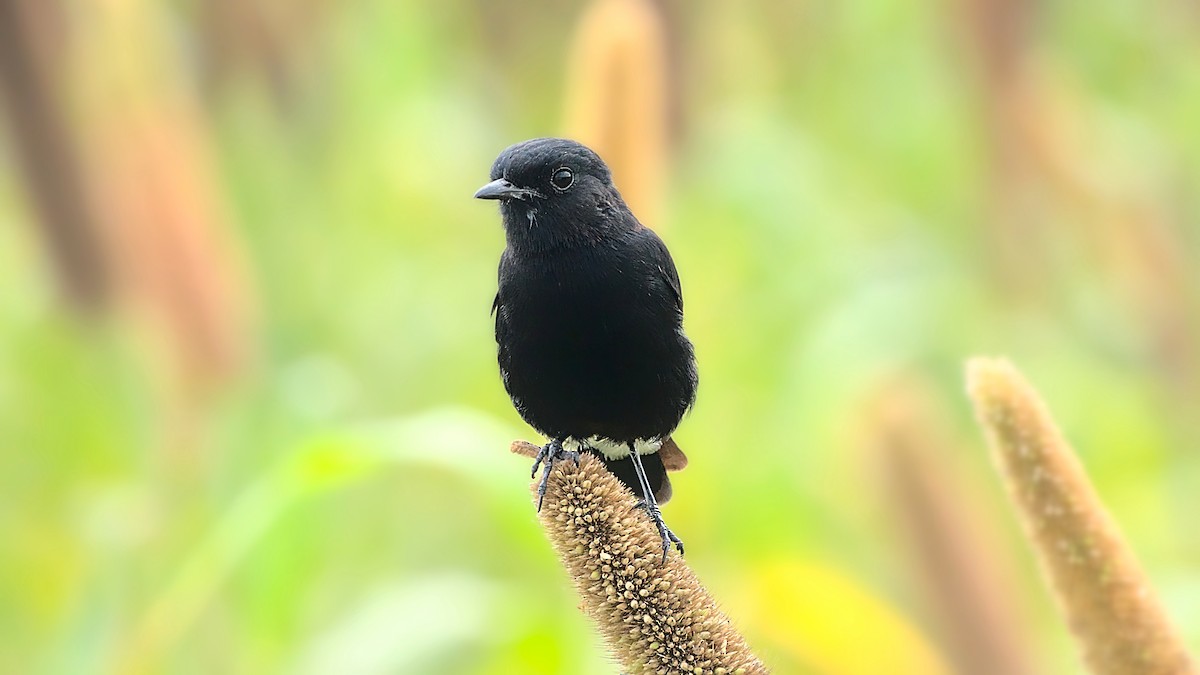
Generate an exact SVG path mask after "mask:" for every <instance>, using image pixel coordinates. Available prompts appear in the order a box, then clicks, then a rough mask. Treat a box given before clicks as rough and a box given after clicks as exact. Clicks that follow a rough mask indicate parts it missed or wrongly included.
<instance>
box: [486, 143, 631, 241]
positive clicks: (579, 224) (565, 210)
mask: <svg viewBox="0 0 1200 675" xmlns="http://www.w3.org/2000/svg"><path fill="white" fill-rule="evenodd" d="M475 198H476V199H495V200H498V201H499V202H500V213H501V215H502V216H503V218H504V229H505V233H506V236H507V238H508V242H509V245H510V246H512V247H514V248H518V249H525V250H531V251H536V250H552V249H557V248H566V247H570V246H576V245H581V244H585V243H587V242H599V241H601V240H602V239H603V237H604V236H606V235H609V234H612V233H614V232H615V231H616V230H618V229H619V228H622V227H628V226H630V223H636V221H634V220H633V218H632V217H626V216H628V208H627V207H626V206H625V203H624V202H623V201H622V200H621V195H620V194H619V193H618V192H617V190H616V188H614V187H613V184H612V175H611V173H610V172H609V170H608V167H607V166H606V165H605V164H604V160H602V159H600V156H599V155H597V154H596V153H595V152H592V151H591V150H590V149H588V148H587V147H585V146H583V145H582V144H580V143H576V142H575V141H570V140H566V139H562V138H535V139H533V140H529V141H523V142H521V143H517V144H516V145H513V146H510V147H509V148H507V149H506V150H504V152H501V153H500V156H499V157H497V158H496V161H495V163H493V164H492V173H491V182H490V183H488V184H487V185H484V186H483V187H481V188H479V191H478V192H476V193H475Z"/></svg>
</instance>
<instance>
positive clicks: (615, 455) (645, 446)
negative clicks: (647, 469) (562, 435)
mask: <svg viewBox="0 0 1200 675" xmlns="http://www.w3.org/2000/svg"><path fill="white" fill-rule="evenodd" d="M662 444H663V442H662V439H661V438H639V439H638V440H636V441H634V442H633V447H634V448H635V449H636V450H637V454H639V455H649V454H653V453H655V452H658V449H659V448H661V447H662ZM587 448H590V449H592V450H595V451H596V452H599V453H600V454H601V455H604V458H605V459H607V460H609V461H612V460H617V459H625V458H626V457H628V456H629V444H628V443H622V442H620V441H614V440H612V439H611V438H603V437H601V436H592V437H590V438H585V439H583V440H578V439H575V438H571V437H568V438H567V439H566V440H564V441H563V449H564V450H570V451H572V452H582V451H583V450H584V449H587Z"/></svg>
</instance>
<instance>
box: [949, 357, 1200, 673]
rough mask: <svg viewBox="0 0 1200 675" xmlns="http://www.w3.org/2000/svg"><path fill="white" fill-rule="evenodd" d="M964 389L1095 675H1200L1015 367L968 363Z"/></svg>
mask: <svg viewBox="0 0 1200 675" xmlns="http://www.w3.org/2000/svg"><path fill="white" fill-rule="evenodd" d="M967 390H968V393H969V394H970V396H971V399H972V400H973V401H974V403H975V411H976V415H977V416H978V418H979V423H980V424H981V425H982V426H983V428H984V431H985V432H986V434H987V438H988V443H989V445H990V446H991V448H992V456H993V459H994V460H995V463H996V465H997V467H998V468H999V470H1000V472H1001V474H1002V475H1003V476H1004V479H1005V481H1004V482H1005V483H1006V485H1007V487H1008V492H1009V495H1010V496H1011V497H1012V500H1013V503H1014V504H1015V505H1016V507H1017V511H1018V513H1019V515H1020V518H1021V521H1022V523H1023V524H1024V526H1025V531H1026V534H1027V535H1028V537H1029V538H1030V540H1031V541H1032V542H1033V544H1034V550H1035V552H1036V553H1037V556H1038V559H1039V560H1040V562H1041V566H1042V570H1043V572H1044V575H1045V576H1046V578H1047V580H1048V582H1049V584H1050V586H1051V587H1052V589H1053V590H1054V595H1055V596H1056V598H1057V600H1058V603H1059V606H1060V607H1061V609H1062V611H1063V613H1064V614H1065V615H1066V617H1067V621H1068V623H1069V624H1070V627H1071V630H1072V632H1073V633H1074V634H1075V637H1076V640H1077V641H1078V643H1079V645H1080V648H1081V649H1082V651H1083V658H1084V661H1086V663H1087V665H1088V667H1089V669H1090V670H1091V671H1092V672H1094V673H1097V674H1098V675H1135V674H1136V675H1185V674H1188V673H1197V672H1198V671H1197V669H1196V666H1195V664H1194V662H1193V661H1192V659H1191V657H1189V655H1188V653H1187V650H1186V649H1185V648H1184V646H1183V642H1182V641H1181V640H1180V638H1179V636H1178V634H1177V633H1176V632H1175V630H1174V629H1173V627H1172V626H1171V624H1170V621H1169V620H1168V618H1167V615H1166V613H1165V612H1164V611H1163V608H1162V607H1161V606H1160V604H1159V602H1158V599H1157V598H1156V597H1155V595H1154V592H1153V589H1151V588H1150V585H1149V583H1148V582H1147V580H1146V578H1145V575H1144V574H1143V573H1142V570H1141V569H1140V567H1139V566H1138V563H1137V560H1136V558H1135V557H1134V555H1133V553H1132V551H1130V549H1129V548H1128V546H1127V545H1126V544H1125V542H1124V541H1123V539H1122V538H1121V534H1120V532H1119V531H1118V530H1117V527H1116V524H1115V523H1114V522H1113V521H1112V519H1111V518H1110V517H1109V515H1108V513H1107V512H1106V511H1105V510H1104V506H1103V504H1102V503H1101V502H1100V499H1099V498H1098V497H1097V495H1096V492H1095V490H1094V489H1093V488H1092V485H1091V483H1090V482H1089V481H1088V478H1087V474H1086V473H1085V472H1084V470H1083V467H1082V466H1081V465H1080V463H1079V459H1078V458H1077V457H1076V456H1075V453H1074V452H1073V451H1072V450H1071V448H1070V446H1069V445H1067V442H1066V441H1065V440H1064V439H1063V437H1062V435H1061V434H1060V433H1059V431H1058V428H1057V427H1056V426H1055V424H1054V421H1053V419H1051V417H1050V413H1049V412H1048V411H1047V410H1046V408H1045V406H1044V405H1043V404H1042V401H1041V399H1040V398H1039V397H1038V395H1037V392H1036V391H1034V389H1033V387H1031V386H1030V385H1029V384H1028V383H1027V382H1026V381H1025V379H1024V378H1023V377H1021V375H1020V373H1018V372H1017V370H1016V369H1015V368H1013V366H1012V365H1011V364H1010V363H1008V362H1007V361H1005V360H1002V359H983V358H977V359H972V360H971V361H970V363H968V364H967Z"/></svg>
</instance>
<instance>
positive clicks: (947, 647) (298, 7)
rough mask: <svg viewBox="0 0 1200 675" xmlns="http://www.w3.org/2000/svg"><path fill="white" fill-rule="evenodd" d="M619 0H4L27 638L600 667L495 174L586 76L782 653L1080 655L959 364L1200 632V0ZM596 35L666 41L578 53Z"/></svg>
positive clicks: (769, 645)
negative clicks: (1033, 409) (1041, 411)
mask: <svg viewBox="0 0 1200 675" xmlns="http://www.w3.org/2000/svg"><path fill="white" fill-rule="evenodd" d="M630 3H632V4H630ZM630 3H621V2H613V1H609V2H607V3H606V2H604V0H601V1H599V2H594V3H588V2H583V1H582V0H580V1H579V2H548V1H546V0H537V1H534V2H524V3H518V2H511V1H504V2H487V1H484V0H475V1H471V0H444V1H442V2H437V3H423V2H414V1H411V0H399V1H396V0H389V1H384V0H304V1H303V2H286V1H285V0H255V1H254V2H247V1H245V0H191V1H186V0H172V1H167V2H164V1H156V0H82V1H77V2H65V1H61V2H59V1H56V2H48V1H44V0H0V12H2V15H0V65H2V66H3V71H2V72H0V81H2V82H3V86H4V88H3V89H2V90H0V94H2V97H0V98H2V99H3V102H4V106H3V112H4V113H5V115H4V120H5V122H6V123H7V124H6V127H5V131H6V133H4V134H3V135H2V136H0V289H3V290H0V671H2V672H11V673H108V672H120V673H125V672H164V673H213V672H220V673H265V672H287V673H364V674H369V673H432V674H441V673H487V674H499V673H582V674H592V673H595V674H600V673H615V672H616V671H617V668H616V665H615V664H614V663H613V662H612V661H610V660H609V658H608V657H607V656H606V655H605V653H604V650H603V647H602V645H601V644H600V643H599V641H598V638H597V637H595V636H594V634H593V632H592V630H591V628H590V627H589V625H588V624H587V622H586V619H585V618H584V617H583V615H582V614H581V613H580V612H579V611H578V609H577V606H576V605H577V600H576V598H575V595H574V593H573V591H572V589H571V587H570V585H569V582H568V579H567V577H566V575H565V574H564V573H563V572H562V570H561V568H560V567H559V566H558V564H557V562H556V561H555V559H554V557H553V555H552V553H551V550H550V547H549V545H548V544H547V542H546V541H545V540H544V538H543V536H542V534H541V532H540V530H539V528H538V526H537V522H536V520H535V517H534V511H533V508H532V506H531V504H530V498H529V494H528V491H527V477H528V473H527V472H528V468H529V465H528V462H527V461H526V460H525V459H523V458H518V457H514V456H511V455H509V454H508V450H507V447H508V443H509V441H510V440H512V439H514V438H528V439H530V440H540V439H537V438H536V436H535V435H534V434H533V432H532V431H531V430H529V429H528V428H527V427H525V426H524V425H523V424H522V422H521V421H520V419H519V418H518V417H517V415H516V414H515V413H514V412H513V410H512V409H511V407H510V404H509V402H508V399H507V397H506V396H505V394H504V391H503V389H502V387H501V384H500V381H499V378H498V376H497V372H496V365H495V347H494V343H493V339H492V335H491V331H492V323H491V318H490V317H489V315H488V308H489V306H490V303H491V300H492V294H493V293H494V289H495V272H496V263H497V260H498V256H499V253H500V251H501V249H502V248H503V234H502V231H501V228H500V224H499V218H498V215H497V214H496V212H495V209H494V207H493V206H492V205H491V204H486V203H481V202H477V201H474V200H472V199H471V198H470V196H471V194H472V192H473V191H474V190H475V188H477V187H478V186H479V185H481V184H482V183H483V182H485V181H486V178H487V173H488V168H489V167H490V164H491V162H492V160H493V159H494V157H495V155H496V154H497V153H498V152H499V151H500V150H501V149H503V148H504V147H505V146H507V145H509V144H510V143H513V142H516V141H519V140H523V139H525V138H529V137H533V136H543V135H563V134H570V135H580V136H586V134H587V133H590V132H588V125H589V124H595V122H588V121H580V120H579V119H578V117H577V113H571V112H569V111H570V110H571V108H572V106H571V104H570V103H569V101H571V100H585V101H600V102H602V104H600V105H599V106H596V107H595V110H594V111H593V112H595V113H596V115H597V116H599V117H600V118H602V121H603V118H605V116H606V115H608V116H617V115H619V114H622V113H620V110H630V109H632V110H633V111H634V116H633V118H634V119H635V120H636V119H643V120H650V121H651V123H648V124H647V126H646V127H645V128H642V127H639V126H638V123H636V122H634V123H632V124H631V126H629V127H628V128H627V129H626V130H625V131H623V132H617V133H618V135H620V134H622V133H623V134H625V136H626V137H627V138H629V139H633V140H632V141H625V142H627V143H632V144H633V147H635V148H638V147H643V148H645V149H646V152H647V157H646V158H642V159H639V157H638V156H637V152H636V151H634V152H632V156H631V157H623V158H622V159H621V162H619V163H617V164H619V166H617V169H618V174H617V182H618V187H621V188H622V189H624V190H626V191H627V193H628V192H632V191H639V192H644V193H645V194H646V195H648V196H646V197H645V198H644V200H643V201H642V203H643V204H644V205H645V206H644V208H643V209H641V210H640V212H642V213H644V214H646V215H645V216H644V217H645V219H646V220H647V224H650V225H652V226H654V227H655V228H656V229H658V230H659V231H660V232H661V234H662V235H663V237H664V239H665V240H666V241H667V243H668V245H669V246H670V248H671V250H672V252H673V254H674V256H675V259H676V262H677V265H678V267H679V270H680V275H681V277H682V281H683V287H684V292H685V296H686V298H687V317H686V327H687V330H688V332H689V335H690V336H691V337H692V339H693V340H694V342H695V344H696V350H697V355H698V359H699V364H700V371H701V386H700V392H699V399H698V403H697V405H696V408H695V409H694V411H693V412H692V414H691V415H690V417H688V418H687V419H685V421H684V423H683V425H682V427H681V428H680V430H679V431H678V432H677V434H676V438H677V439H678V440H679V442H680V445H681V446H682V447H684V448H685V450H686V451H687V452H688V454H689V455H690V457H691V459H692V462H691V465H690V467H689V468H688V469H687V470H686V471H685V472H683V473H681V474H678V475H677V476H676V477H675V478H674V484H675V498H674V499H673V500H672V502H671V503H670V504H669V505H668V506H667V507H666V509H665V515H666V518H667V520H668V522H669V523H670V525H671V527H672V528H673V529H674V530H675V532H677V533H678V534H679V535H680V536H681V537H682V538H683V539H684V541H685V542H686V543H687V550H688V555H687V560H688V561H689V562H690V564H691V565H692V566H693V567H694V568H695V569H696V570H697V572H698V574H699V575H700V576H701V578H702V579H704V580H705V581H706V582H707V583H708V584H709V586H710V589H711V590H712V592H713V593H714V594H715V595H716V596H717V597H718V598H719V599H720V600H721V601H722V603H723V605H724V607H725V608H726V609H727V610H728V611H729V612H730V614H731V615H732V616H733V617H734V618H735V620H736V621H737V622H738V624H739V626H740V627H741V628H742V629H744V631H745V633H746V635H747V637H748V639H749V640H750V642H751V644H752V645H754V646H755V647H756V648H757V649H758V651H759V652H760V654H761V655H762V656H763V658H764V659H765V660H766V661H768V662H769V663H772V664H774V665H775V667H776V669H777V672H780V673H790V672H817V673H837V674H843V673H847V674H848V673H864V674H869V673H949V672H969V673H989V672H990V673H1006V672H1010V673H1019V672H1028V673H1074V672H1082V667H1081V666H1080V665H1079V664H1078V658H1077V656H1076V653H1075V650H1074V647H1073V645H1072V644H1071V642H1070V639H1069V634H1068V632H1067V629H1066V627H1065V626H1064V625H1063V621H1062V619H1061V618H1060V617H1059V616H1058V614H1057V613H1056V611H1055V610H1054V607H1053V605H1052V603H1051V601H1050V600H1049V596H1048V594H1047V592H1046V590H1045V589H1044V586H1043V585H1042V583H1041V581H1040V579H1039V577H1038V575H1037V570H1036V567H1035V565H1034V563H1033V560H1032V557H1031V554H1030V551H1029V549H1028V546H1027V544H1026V543H1025V542H1024V541H1023V540H1022V538H1021V535H1020V532H1019V529H1018V528H1017V527H1016V524H1015V521H1014V519H1013V517H1012V514H1011V512H1010V509H1009V508H1008V506H1007V505H1006V504H1005V497H1004V495H1003V492H1002V491H1001V489H1000V486H999V481H998V480H997V478H996V476H995V474H994V472H993V471H992V470H991V468H990V466H989V464H988V458H987V455H986V452H985V448H984V446H983V443H982V439H981V436H980V434H979V433H978V431H977V430H976V428H975V426H974V424H973V422H972V419H971V413H970V408H969V406H968V404H967V402H966V400H965V397H964V396H963V394H962V391H963V384H962V364H963V362H964V360H965V358H966V357H968V356H970V355H972V354H978V353H986V354H992V353H1003V354H1007V355H1009V356H1011V357H1012V358H1013V359H1014V361H1015V362H1016V363H1017V364H1018V365H1019V366H1020V367H1021V368H1022V369H1023V370H1024V372H1025V373H1027V374H1028V375H1029V377H1030V379H1031V380H1032V381H1033V382H1035V383H1036V384H1037V386H1038V387H1039V388H1040V389H1041V391H1042V393H1043V394H1044V395H1045V397H1046V399H1047V401H1048V403H1049V405H1050V406H1051V408H1052V410H1053V411H1054V413H1055V416H1056V417H1057V419H1058V421H1059V423H1060V424H1061V425H1062V427H1063V429H1064V432H1065V433H1066V434H1067V436H1068V437H1069V438H1070V439H1071V441H1072V443H1073V444H1074V446H1075V447H1076V449H1077V451H1078V452H1079V453H1080V455H1081V458H1082V460H1083V462H1084V463H1085V465H1086V466H1087V468H1088V471H1089V472H1090V474H1091V476H1092V477H1093V479H1094V481H1095V484H1096V487H1097V489H1098V491H1099V492H1100V494H1101V495H1102V497H1103V499H1104V500H1105V502H1106V503H1107V505H1108V506H1109V508H1110V510H1111V512H1112V514H1113V516H1114V517H1115V519H1116V520H1117V521H1118V522H1119V523H1120V525H1121V527H1122V528H1123V530H1124V532H1125V534H1126V535H1127V537H1128V539H1129V540H1130V543H1131V545H1132V547H1133V548H1134V550H1135V551H1136V552H1137V554H1138V556H1139V558H1140V559H1141V561H1142V563H1143V564H1144V566H1145V568H1146V569H1147V572H1148V573H1149V575H1150V576H1151V578H1152V580H1153V582H1154V584H1155V586H1156V588H1157V589H1158V591H1159V592H1160V594H1161V596H1162V598H1163V600H1164V602H1165V604H1166V605H1167V606H1168V609H1169V610H1170V612H1171V614H1172V616H1173V618H1174V619H1175V620H1176V621H1177V623H1178V624H1179V626H1180V627H1181V630H1182V632H1183V633H1184V635H1185V638H1186V639H1187V640H1188V642H1189V644H1191V645H1192V646H1193V647H1200V572H1198V570H1200V528H1197V527H1196V524H1195V518H1196V514H1197V512H1198V508H1200V340H1198V337H1200V333H1198V332H1197V331H1198V330H1200V321H1198V317H1200V292H1198V291H1200V282H1198V279H1197V277H1196V268H1195V265H1196V262H1197V253H1198V250H1200V249H1198V248H1197V245H1198V243H1200V242H1198V241H1197V238H1198V237H1200V229H1198V228H1197V225H1196V223H1197V222H1198V220H1200V190H1197V189H1196V186H1197V184H1198V181H1200V10H1198V9H1197V7H1196V5H1195V4H1194V3H1190V2H1186V1H1184V0H1173V1H1172V0H1168V1H1167V2H1162V3H1157V4H1154V5H1153V6H1150V5H1146V4H1144V3H1138V2H1134V1H1133V0H1100V1H1099V2H1095V3H1091V4H1089V5H1087V6H1086V7H1084V6H1082V5H1069V4H1066V3H1054V2H1036V1H1034V0H1019V1H1017V2H1005V1H1003V0H954V1H951V2H937V3H912V2H898V1H894V0H867V1H864V2H852V3H830V2H815V1H813V0H797V1H795V2H782V3H776V2H765V1H761V0H750V1H746V2H717V1H715V0H698V1H696V2H683V1H682V0H678V1H674V2H671V1H666V0H664V1H662V2H634V0H630ZM604 4H608V5H613V6H614V7H615V6H617V5H627V6H626V7H625V8H624V9H626V10H629V9H630V8H633V9H632V11H631V12H630V13H628V14H627V15H623V14H620V13H616V14H612V15H610V17H611V16H616V17H618V18H621V17H624V18H623V19H621V20H619V21H618V20H607V21H606V20H596V19H595V17H596V16H600V17H604V16H606V15H604V14H603V10H602V9H597V8H598V7H599V6H600V5H604ZM589 5H590V6H589ZM589 12H590V13H591V14H589ZM586 16H592V17H593V20H591V21H588V20H586V19H585V18H584V17H586ZM639 17H640V18H639ZM647 17H649V18H647ZM638 21H642V23H640V24H639V23H638ZM605 35H609V36H617V39H616V40H615V42H614V44H617V45H618V47H619V48H618V49H617V52H618V53H636V54H642V53H647V54H650V55H651V56H650V57H646V58H649V62H643V61H642V60H641V58H640V57H639V59H637V60H636V63H635V67H632V68H630V67H628V66H626V67H625V70H624V71H621V70H619V69H618V70H616V71H614V72H618V73H622V72H623V73H624V75H620V74H618V75H615V76H614V78H615V80H614V81H607V80H605V81H603V82H599V81H596V82H593V81H591V80H593V79H596V78H593V77H592V76H591V75H589V73H592V72H596V71H594V70H589V68H590V67H591V66H589V65H588V62H589V59H590V60H593V61H596V62H597V63H600V64H601V65H600V66H597V67H599V68H600V69H601V70H603V63H602V62H603V61H604V59H605V58H608V57H606V56H605V55H604V50H603V48H597V49H598V51H595V52H594V53H593V52H590V51H589V49H590V48H588V47H586V46H580V45H587V44H601V45H602V44H604V40H605V38H604V36H605ZM589 36H591V37H589ZM596 36H599V37H596ZM629 36H632V37H629ZM647 36H648V37H647ZM624 39H629V40H633V41H634V42H632V43H628V44H627V43H624V42H621V40H624ZM589 40H591V42H589ZM638 40H641V41H642V42H637V41H638ZM630 45H632V46H630ZM639 49H640V50H644V52H639V51H637V50H639ZM630 50H633V51H632V52H631V51H630ZM660 57H661V62H657V61H654V59H655V58H660ZM655 63H657V64H658V65H655ZM581 64H582V65H581ZM594 65H595V64H593V66H594ZM638 66H645V67H644V68H641V67H638ZM645 73H650V74H651V75H654V74H655V73H657V74H658V75H657V76H661V80H655V81H653V82H652V84H653V89H654V91H656V92H659V93H660V94H662V95H661V96H652V97H649V99H648V100H642V98H645V97H638V100H633V101H629V100H624V99H623V97H622V93H623V92H626V91H638V89H637V86H639V85H638V83H637V82H633V83H632V84H630V83H622V81H621V79H620V78H621V77H626V78H634V79H636V78H637V77H640V76H642V75H644V74H645ZM601 79H602V78H601ZM642 84H644V82H643V83H642ZM660 85H661V86H660ZM580 92H582V93H580ZM589 97H590V98H589ZM609 105H612V106H614V109H616V110H617V112H608V108H607V107H606V106H609ZM622 106H624V107H622ZM655 121H661V122H662V124H657V122H655ZM613 142H614V143H617V144H618V145H619V144H620V143H621V142H622V141H621V140H620V139H617V140H616V141H613ZM614 147H617V146H614ZM625 147H629V146H625ZM655 153H658V154H655ZM639 162H640V164H639ZM622 166H634V167H638V166H640V167H641V168H643V169H645V168H646V167H647V166H648V167H649V168H648V169H647V171H649V173H650V178H646V179H644V180H643V179H636V180H635V179H633V178H629V182H630V184H629V185H623V184H622V176H623V175H624V176H633V175H634V174H633V173H632V172H633V171H635V170H634V169H630V170H629V171H630V173H624V174H622V173H621V170H622V169H621V167H622ZM634 183H638V184H636V185H635V184H634ZM643 186H644V189H643ZM631 201H632V200H631ZM900 466H902V467H903V468H904V470H901V469H900V468H898V467H900ZM908 469H914V470H908ZM914 486H915V487H914ZM913 494H917V495H934V496H935V498H934V499H932V500H931V501H930V503H931V504H933V507H930V505H929V504H925V503H923V502H922V500H921V499H919V498H917V499H914V498H913V497H912V495H913ZM929 508H933V509H934V510H935V511H936V512H937V513H940V514H941V515H942V516H945V517H944V518H931V517H930V511H929V510H928V509H929ZM923 509H924V510H923ZM930 542H933V543H930ZM938 542H941V543H940V544H939V543H938ZM948 549H951V550H959V551H960V553H961V555H960V556H959V557H958V558H955V557H954V556H949V557H950V558H954V560H950V561H948V560H947V558H946V556H944V555H941V554H940V553H939V551H941V552H942V553H944V551H945V550H948ZM939 556H940V557H939ZM943 566H945V567H944V568H943ZM963 575H965V576H966V577H971V575H975V576H976V577H977V578H978V579H981V580H982V581H981V582H980V583H976V584H974V585H972V584H969V583H968V584H967V586H968V587H970V589H971V591H970V592H968V593H965V594H964V593H961V592H956V591H951V590H947V587H946V585H943V584H940V583H939V580H945V579H950V578H958V577H959V576H963ZM972 593H975V594H977V595H972ZM976 611H981V612H983V613H982V614H979V615H975V614H973V612H976ZM981 645H982V646H981Z"/></svg>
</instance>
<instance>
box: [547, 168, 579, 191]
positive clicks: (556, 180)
mask: <svg viewBox="0 0 1200 675" xmlns="http://www.w3.org/2000/svg"><path fill="white" fill-rule="evenodd" d="M574 182H575V174H574V173H571V170H570V169H568V168H567V167H565V166H564V167H561V168H559V169H557V170H555V172H554V175H553V176H551V177H550V184H551V185H553V186H554V189H556V190H566V189H567V188H569V187H571V183H574Z"/></svg>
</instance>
